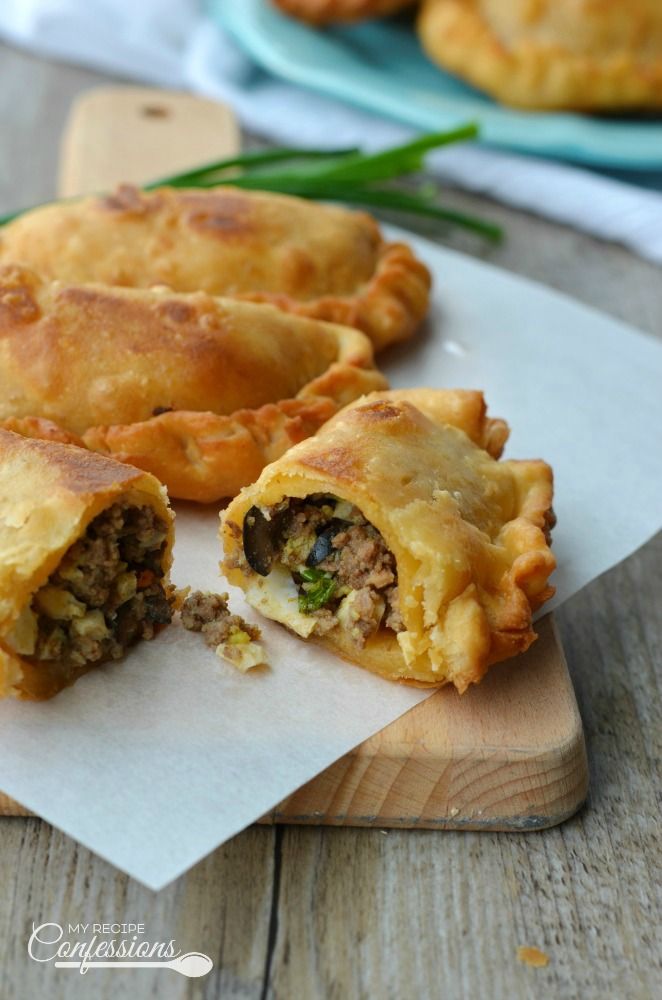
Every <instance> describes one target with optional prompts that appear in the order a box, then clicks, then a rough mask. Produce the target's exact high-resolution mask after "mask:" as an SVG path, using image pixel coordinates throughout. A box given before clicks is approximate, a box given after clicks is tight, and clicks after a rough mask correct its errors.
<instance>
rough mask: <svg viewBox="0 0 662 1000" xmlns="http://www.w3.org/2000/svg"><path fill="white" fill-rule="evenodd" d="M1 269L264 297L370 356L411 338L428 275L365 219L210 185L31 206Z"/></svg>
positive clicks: (4, 235) (12, 229)
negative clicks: (352, 340)
mask: <svg viewBox="0 0 662 1000" xmlns="http://www.w3.org/2000/svg"><path fill="white" fill-rule="evenodd" d="M0 262H11V263H14V262H20V263H24V264H27V265H29V266H31V267H34V268H35V270H37V271H38V272H39V273H40V274H41V275H42V276H43V277H45V278H58V279H60V280H62V281H67V282H71V283H76V284H78V283H81V282H97V281H98V282H103V283H105V284H109V285H126V286H130V287H136V288H145V287H149V286H152V285H157V284H163V285H168V287H169V288H171V289H173V291H176V292H194V291H203V292H208V293H209V294H210V295H225V296H231V297H232V298H240V299H250V300H252V301H256V302H271V303H273V304H274V305H277V306H278V307H279V308H280V309H284V310H286V311H287V312H292V313H297V314H298V315H300V316H310V317H314V318H316V319H324V320H328V321H330V322H333V323H341V324H344V325H346V326H354V327H356V328H358V329H360V330H363V331H364V332H365V333H366V334H367V335H368V336H369V337H370V339H371V340H372V342H373V344H374V346H375V348H376V349H377V350H379V349H381V348H382V347H385V346H386V345H387V344H390V343H392V342H394V341H398V340H406V339H407V338H408V337H410V336H411V335H412V334H413V333H414V331H415V329H416V327H417V326H418V324H419V323H420V321H421V320H422V318H423V317H424V316H425V313H426V311H427V307H428V297H429V287H430V275H429V273H428V271H427V268H426V267H425V266H424V265H423V264H422V263H421V262H420V261H419V260H417V259H416V257H414V254H413V253H412V251H411V250H410V249H409V247H408V246H406V245H405V244H404V243H387V242H385V240H384V238H383V236H382V234H381V232H380V229H379V226H378V225H377V223H376V222H375V221H374V219H372V218H371V217H370V216H369V215H366V214H365V213H364V212H350V211H348V210H347V209H344V208H338V207H334V206H330V205H320V204H316V203H313V202H310V201H304V200H302V199H300V198H290V197H286V196H285V195H277V194H267V193H265V192H259V191H241V190H239V189H233V188H229V187H220V188H216V189H211V190H207V191H202V190H184V189H173V188H160V189H159V190H156V191H153V192H150V193H146V192H142V191H140V190H138V188H135V187H131V186H130V185H123V186H122V187H120V188H119V189H118V191H117V192H116V193H115V194H113V195H109V196H107V197H91V198H82V199H80V200H78V201H69V202H62V203H59V204H54V205H47V206H44V207H42V208H36V209H34V210H33V211H31V212H28V213H27V214H25V215H22V216H20V217H19V218H18V219H16V220H15V221H14V222H11V223H9V224H8V225H7V226H5V227H4V228H3V229H1V230H0Z"/></svg>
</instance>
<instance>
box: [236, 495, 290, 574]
mask: <svg viewBox="0 0 662 1000" xmlns="http://www.w3.org/2000/svg"><path fill="white" fill-rule="evenodd" d="M280 526H281V519H280V518H278V517H275V518H271V520H267V518H266V517H265V516H264V514H263V513H262V511H261V510H260V508H259V507H251V509H250V510H249V511H248V513H247V514H246V517H245V518H244V552H245V554H246V560H247V561H248V565H249V566H250V567H251V569H254V570H255V572H256V573H259V574H260V576H268V575H269V573H270V572H271V567H272V565H273V561H274V558H275V556H276V546H277V543H278V536H279V535H280Z"/></svg>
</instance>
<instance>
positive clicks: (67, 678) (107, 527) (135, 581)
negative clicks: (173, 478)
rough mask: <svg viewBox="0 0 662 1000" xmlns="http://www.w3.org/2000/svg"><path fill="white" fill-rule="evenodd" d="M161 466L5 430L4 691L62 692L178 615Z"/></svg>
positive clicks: (0, 471) (0, 639) (25, 694)
mask: <svg viewBox="0 0 662 1000" xmlns="http://www.w3.org/2000/svg"><path fill="white" fill-rule="evenodd" d="M172 538H173V514H172V512H171V510H170V508H169V506H168V498H167V495H166V492H165V490H164V488H163V487H162V486H161V485H160V483H158V482H157V481H156V479H155V478H154V477H153V476H150V475H148V474H147V473H144V472H140V471H139V470H138V469H134V468H131V467H130V466H127V465H121V464H120V463H119V462H116V461H114V460H113V459H111V458H106V457H104V456H102V455H95V454H92V453H91V452H89V451H85V450H84V449H82V448H74V447H71V446H70V445H62V444H57V443H53V442H47V441H33V440H28V439H27V438H24V437H21V436H20V435H18V434H12V433H10V432H8V431H4V430H0V697H5V696H7V695H13V696H16V697H19V698H30V699H41V698H50V697H51V696H52V695H54V694H56V693H57V692H58V691H59V690H61V688H63V687H66V686H67V685H68V684H72V683H73V682H74V681H75V680H76V679H77V678H78V677H80V675H81V674H83V673H85V672H86V671H87V670H89V669H91V668H92V667H93V666H95V665H96V664H99V663H103V662H105V661H108V660H116V659H119V658H120V657H121V656H122V655H123V653H124V652H125V650H126V649H127V647H128V646H130V645H132V644H133V643H135V642H137V641H139V640H140V639H148V638H151V637H152V636H153V635H154V633H155V631H156V630H158V629H159V628H160V627H161V626H162V625H164V624H166V623H167V622H169V621H170V618H171V598H170V592H169V591H170V587H169V584H168V572H169V569H170V562H171V550H172Z"/></svg>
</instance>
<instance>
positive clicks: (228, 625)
mask: <svg viewBox="0 0 662 1000" xmlns="http://www.w3.org/2000/svg"><path fill="white" fill-rule="evenodd" d="M228 600H229V598H228V595H227V594H212V593H209V592H205V591H202V590H195V591H194V592H193V593H192V594H189V596H188V597H187V598H186V600H185V601H184V603H183V605H182V609H181V619H182V625H183V626H184V628H186V629H189V631H191V632H201V633H202V636H203V638H204V640H205V642H206V643H207V645H208V646H211V648H212V649H214V650H215V652H216V655H217V656H219V657H221V659H224V660H227V661H228V662H229V663H231V664H232V665H233V666H234V667H237V669H238V670H241V671H247V670H250V669H251V668H252V667H257V666H259V665H260V664H264V663H266V658H265V654H264V650H263V649H262V646H260V644H259V643H258V642H257V640H258V639H259V638H260V636H261V632H260V629H259V628H258V627H257V625H251V624H250V623H249V622H247V621H244V619H243V618H241V617H240V615H233V614H231V612H230V609H229V608H228Z"/></svg>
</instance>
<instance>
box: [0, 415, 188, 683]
mask: <svg viewBox="0 0 662 1000" xmlns="http://www.w3.org/2000/svg"><path fill="white" fill-rule="evenodd" d="M120 499H121V500H126V501H127V502H128V503H131V504H136V505H138V506H145V505H148V506H151V507H152V508H153V509H154V510H155V511H156V513H157V514H158V516H159V517H160V518H162V519H163V521H165V523H166V524H167V525H169V535H168V540H167V546H166V552H165V555H164V562H163V566H164V569H165V570H166V572H167V571H168V570H169V568H170V563H171V553H172V543H173V514H172V512H171V511H170V508H169V506H168V498H167V495H166V492H165V490H164V488H163V487H162V486H161V484H160V483H159V482H157V480H156V479H155V478H154V477H153V476H150V475H149V474H147V473H144V472H141V471H140V470H138V469H135V468H131V467H130V466H127V465H122V464H120V463H119V462H116V461H114V460H113V459H111V458H106V457H105V456H102V455H96V454H94V453H92V452H89V451H86V450H84V449H82V448H77V447H72V446H70V445H63V444H59V443H56V442H52V441H37V440H31V439H28V438H25V437H22V436H20V435H18V434H13V433H11V432H9V431H6V430H0V697H4V696H7V695H16V696H18V697H30V696H33V695H31V693H30V690H29V689H28V686H27V682H26V679H25V678H24V673H29V665H28V664H27V663H26V662H25V661H24V660H23V659H22V657H21V656H19V655H18V654H17V653H16V652H15V651H14V650H13V648H12V645H11V632H12V629H13V628H14V626H15V624H16V622H17V620H18V618H19V615H20V614H21V612H22V611H23V610H24V609H25V608H26V607H27V606H28V605H29V603H30V600H31V598H32V595H33V594H34V593H35V591H37V590H38V589H39V588H40V587H41V586H42V585H43V584H44V583H45V582H46V581H47V579H48V577H49V576H50V575H51V573H52V572H53V571H54V570H55V568H56V567H57V565H58V564H59V562H60V560H61V558H62V556H63V555H64V553H65V552H66V551H67V549H68V548H69V547H70V546H71V545H73V543H74V542H75V541H77V539H78V538H80V537H81V535H83V534H84V532H85V530H86V528H87V526H88V524H89V523H90V521H92V520H93V519H94V518H95V517H96V516H97V514H99V513H100V512H101V511H102V510H105V509H106V508H107V507H109V506H111V504H113V503H115V502H116V501H117V500H120ZM51 693H54V692H52V691H51Z"/></svg>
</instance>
